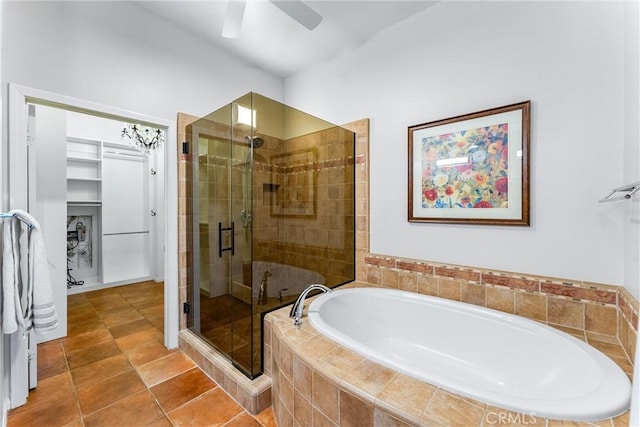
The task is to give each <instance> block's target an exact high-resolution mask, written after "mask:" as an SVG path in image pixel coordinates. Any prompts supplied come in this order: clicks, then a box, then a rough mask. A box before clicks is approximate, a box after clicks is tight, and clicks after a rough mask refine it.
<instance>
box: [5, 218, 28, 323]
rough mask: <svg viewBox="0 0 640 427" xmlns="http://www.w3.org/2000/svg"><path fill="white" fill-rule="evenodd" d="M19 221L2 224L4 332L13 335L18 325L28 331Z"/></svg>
mask: <svg viewBox="0 0 640 427" xmlns="http://www.w3.org/2000/svg"><path fill="white" fill-rule="evenodd" d="M17 226H18V225H17V221H15V220H11V221H5V222H3V223H2V332H3V333H5V334H12V333H14V332H16V331H17V330H18V325H19V326H21V327H22V328H23V329H25V330H26V328H27V325H26V323H25V320H24V319H25V318H24V311H23V309H22V302H21V295H22V293H23V292H22V291H23V285H24V283H23V282H22V275H21V274H20V248H19V238H18V234H17V231H18V230H17Z"/></svg>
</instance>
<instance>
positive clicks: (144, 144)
mask: <svg viewBox="0 0 640 427" xmlns="http://www.w3.org/2000/svg"><path fill="white" fill-rule="evenodd" d="M125 138H128V139H129V145H132V146H135V147H136V148H137V149H138V150H140V151H142V152H143V153H145V154H147V155H149V154H151V151H152V150H155V149H157V148H160V145H162V143H163V142H164V132H163V131H162V129H157V128H151V127H147V126H142V125H139V124H131V123H125V126H124V129H122V134H121V135H120V141H123V140H124V139H125Z"/></svg>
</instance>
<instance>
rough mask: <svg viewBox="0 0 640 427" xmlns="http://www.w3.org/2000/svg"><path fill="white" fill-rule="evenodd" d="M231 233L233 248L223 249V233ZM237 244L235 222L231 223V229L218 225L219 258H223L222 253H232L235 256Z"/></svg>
mask: <svg viewBox="0 0 640 427" xmlns="http://www.w3.org/2000/svg"><path fill="white" fill-rule="evenodd" d="M223 231H229V232H231V246H227V247H226V248H223V247H222V232H223ZM235 242H236V233H235V224H234V223H233V221H232V222H231V227H225V228H223V227H222V223H221V222H219V223H218V257H220V258H222V252H224V251H231V255H232V256H233V255H235V253H236V249H235V246H236V245H235Z"/></svg>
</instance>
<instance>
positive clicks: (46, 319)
mask: <svg viewBox="0 0 640 427" xmlns="http://www.w3.org/2000/svg"><path fill="white" fill-rule="evenodd" d="M10 213H12V214H15V215H18V216H19V217H20V218H22V219H24V220H25V221H26V222H28V223H29V224H31V229H30V230H29V225H28V224H24V223H23V222H19V224H20V227H21V229H22V230H21V231H22V232H21V235H20V241H21V243H23V244H24V243H27V242H26V241H25V240H28V245H27V244H24V245H23V244H21V245H20V246H21V247H20V249H21V251H20V252H21V261H24V260H28V262H27V280H26V283H27V286H26V293H25V292H23V298H22V303H23V304H26V307H25V306H23V314H24V319H25V323H26V325H27V328H29V327H30V326H33V328H34V330H35V332H36V333H37V334H45V333H47V332H50V331H53V330H54V329H56V328H57V327H58V314H57V313H56V307H55V304H54V302H53V289H52V287H51V276H50V274H49V265H48V261H47V254H46V249H45V245H44V238H43V236H42V229H41V228H40V224H39V223H38V221H36V219H35V218H34V217H32V216H31V215H29V214H28V213H27V212H25V211H23V210H19V209H15V210H12V211H11V212H10ZM12 222H14V223H18V221H12ZM27 237H28V239H27ZM25 247H26V249H27V251H26V252H27V253H26V256H25V251H24V249H25ZM25 296H26V298H25ZM25 308H26V310H25Z"/></svg>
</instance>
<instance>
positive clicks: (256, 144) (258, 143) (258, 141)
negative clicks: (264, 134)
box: [244, 135, 264, 148]
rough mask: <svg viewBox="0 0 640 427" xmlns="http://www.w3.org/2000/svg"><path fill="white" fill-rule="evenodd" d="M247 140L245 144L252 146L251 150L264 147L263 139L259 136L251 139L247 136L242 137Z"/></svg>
mask: <svg viewBox="0 0 640 427" xmlns="http://www.w3.org/2000/svg"><path fill="white" fill-rule="evenodd" d="M244 138H245V139H246V140H247V144H249V145H250V146H252V147H253V148H260V147H262V146H263V145H264V139H262V138H260V137H259V136H254V137H253V138H251V137H250V136H249V135H247V136H245V137H244Z"/></svg>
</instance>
